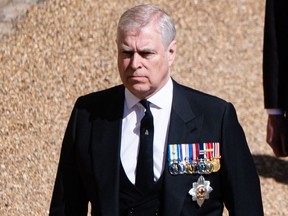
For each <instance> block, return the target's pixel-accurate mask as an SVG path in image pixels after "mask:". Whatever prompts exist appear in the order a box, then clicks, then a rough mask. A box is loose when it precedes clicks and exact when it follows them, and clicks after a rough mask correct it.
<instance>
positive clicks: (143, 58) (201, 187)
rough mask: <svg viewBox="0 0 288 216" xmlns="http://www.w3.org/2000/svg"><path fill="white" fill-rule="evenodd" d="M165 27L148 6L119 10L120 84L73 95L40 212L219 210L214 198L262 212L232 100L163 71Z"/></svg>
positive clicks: (235, 209) (168, 51) (167, 60)
mask: <svg viewBox="0 0 288 216" xmlns="http://www.w3.org/2000/svg"><path fill="white" fill-rule="evenodd" d="M175 34H176V31H175V27H174V24H173V22H172V19H171V17H170V16H168V15H167V14H166V13H165V12H164V11H163V10H161V9H160V8H158V7H154V6H144V5H141V6H136V7H134V8H132V9H130V10H128V11H126V12H125V13H124V14H123V15H122V16H121V18H120V21H119V24H118V32H117V47H118V69H119V74H120V77H121V80H122V82H123V85H120V86H116V87H114V88H111V89H107V90H103V91H100V92H96V93H92V94H89V95H86V96H83V97H80V98H79V99H78V100H77V102H76V105H75V107H74V109H73V112H72V115H71V118H70V121H69V124H68V128H67V131H66V134H65V137H64V141H63V147H62V151H61V158H60V163H59V169H58V173H57V179H56V183H55V189H54V193H53V198H52V202H51V208H50V215H87V204H88V202H90V203H91V206H92V215H105V216H124V215H125V216H126V215H137V216H140V215H141V216H144V215H145V216H150V215H151V216H152V215H162V216H188V215H189V216H190V215H213V216H217V215H219V216H220V215H222V212H223V206H224V204H225V205H226V207H227V209H228V210H229V212H230V214H231V215H241V216H242V215H246V216H248V215H251V216H260V215H263V210H262V202H261V194H260V186H259V179H258V176H257V173H256V170H255V166H254V163H253V159H252V157H251V154H250V152H249V149H248V146H247V143H246V140H245V136H244V133H243V130H242V128H241V126H240V125H239V123H238V120H237V117H236V113H235V110H234V108H233V106H232V105H231V104H230V103H227V102H225V101H223V100H221V99H218V98H216V97H213V96H209V95H206V94H204V93H201V92H198V91H196V90H193V89H190V88H188V87H185V86H182V85H180V84H178V83H176V82H175V81H174V80H172V79H171V77H170V66H171V65H172V63H173V61H174V58H175V54H176V41H175ZM147 100H148V101H149V102H148V103H147ZM144 107H145V108H144ZM143 116H144V117H143ZM151 173H152V174H151Z"/></svg>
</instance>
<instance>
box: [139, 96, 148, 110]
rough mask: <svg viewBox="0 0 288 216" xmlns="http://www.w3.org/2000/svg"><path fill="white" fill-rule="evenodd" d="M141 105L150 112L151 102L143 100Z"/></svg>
mask: <svg viewBox="0 0 288 216" xmlns="http://www.w3.org/2000/svg"><path fill="white" fill-rule="evenodd" d="M140 103H141V104H142V105H143V106H144V108H145V109H146V110H150V102H149V101H148V100H146V99H145V100H141V101H140Z"/></svg>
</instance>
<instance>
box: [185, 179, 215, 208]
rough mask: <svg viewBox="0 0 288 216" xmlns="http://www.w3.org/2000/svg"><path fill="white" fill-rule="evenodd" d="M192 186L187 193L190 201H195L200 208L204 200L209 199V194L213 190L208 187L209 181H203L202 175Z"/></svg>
mask: <svg viewBox="0 0 288 216" xmlns="http://www.w3.org/2000/svg"><path fill="white" fill-rule="evenodd" d="M192 186H193V188H191V189H190V190H189V192H188V193H189V194H190V195H191V196H192V200H193V201H197V204H198V205H199V206H200V207H201V206H202V204H203V203H204V201H205V199H209V193H210V192H211V191H212V190H213V188H212V187H210V181H205V178H204V177H203V176H202V175H201V176H200V177H199V178H198V180H197V182H193V184H192Z"/></svg>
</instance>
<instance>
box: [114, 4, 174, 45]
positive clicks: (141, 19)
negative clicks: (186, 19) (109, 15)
mask: <svg viewBox="0 0 288 216" xmlns="http://www.w3.org/2000/svg"><path fill="white" fill-rule="evenodd" d="M151 22H155V23H156V27H158V30H159V31H160V33H161V36H162V42H163V45H164V47H165V48H166V49H167V48H168V46H169V44H170V43H171V42H172V41H173V40H174V39H175V37H176V29H175V26H174V23H173V20H172V18H171V17H170V16H169V15H168V13H166V12H165V11H164V10H163V9H161V8H159V7H157V6H153V5H138V6H135V7H133V8H131V9H129V10H127V11H126V12H124V13H123V14H122V16H121V17H120V19H119V22H118V27H117V37H119V33H121V32H126V31H130V30H138V31H139V30H141V28H143V27H145V26H147V25H148V24H150V23H151Z"/></svg>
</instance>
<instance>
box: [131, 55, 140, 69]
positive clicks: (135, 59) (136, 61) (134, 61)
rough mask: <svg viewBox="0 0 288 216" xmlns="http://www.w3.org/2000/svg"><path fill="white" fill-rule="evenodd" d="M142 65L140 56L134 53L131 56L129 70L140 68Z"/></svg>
mask: <svg viewBox="0 0 288 216" xmlns="http://www.w3.org/2000/svg"><path fill="white" fill-rule="evenodd" d="M141 66H142V63H141V56H140V55H139V54H138V53H136V52H135V53H134V54H133V56H132V57H131V68H133V69H134V70H136V69H139V68H141Z"/></svg>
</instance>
